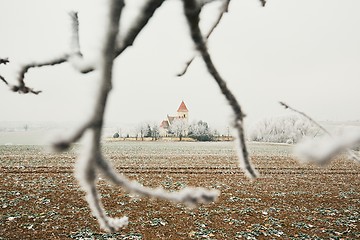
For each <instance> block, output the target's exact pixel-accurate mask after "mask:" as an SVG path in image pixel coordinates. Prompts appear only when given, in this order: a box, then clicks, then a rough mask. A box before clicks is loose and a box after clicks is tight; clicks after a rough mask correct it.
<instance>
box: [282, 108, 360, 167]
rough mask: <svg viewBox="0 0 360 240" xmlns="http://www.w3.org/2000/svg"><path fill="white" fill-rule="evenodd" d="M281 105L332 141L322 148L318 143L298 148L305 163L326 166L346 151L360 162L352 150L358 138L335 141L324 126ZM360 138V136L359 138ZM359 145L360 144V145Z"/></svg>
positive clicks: (328, 141)
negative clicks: (315, 127) (306, 120)
mask: <svg viewBox="0 0 360 240" xmlns="http://www.w3.org/2000/svg"><path fill="white" fill-rule="evenodd" d="M279 103H280V105H282V106H283V107H285V109H290V110H291V111H293V112H296V113H298V114H300V115H301V116H303V117H305V118H306V119H308V120H309V121H310V122H312V123H313V124H314V125H316V126H317V127H318V128H319V129H321V130H322V131H323V132H324V133H326V134H327V135H328V136H329V137H330V139H328V140H326V141H324V140H323V144H325V146H320V145H319V143H317V142H316V141H313V142H311V143H310V142H309V143H306V142H305V143H302V144H300V146H299V147H298V151H297V153H298V154H299V156H300V157H301V158H302V159H303V161H307V162H310V161H314V162H317V163H319V164H325V163H327V162H329V161H330V160H331V159H332V158H333V157H334V156H335V155H336V154H338V153H340V152H342V151H346V153H347V154H348V155H349V156H350V158H352V159H354V160H356V161H357V162H360V158H359V157H358V156H357V155H356V154H355V153H354V151H353V150H351V149H350V148H351V147H353V146H354V145H356V144H357V138H356V137H355V138H354V137H351V138H350V139H347V138H344V139H334V137H333V135H332V134H331V133H330V132H329V131H328V130H327V129H326V128H324V127H323V126H321V125H320V124H319V123H318V122H316V121H315V120H314V119H312V118H311V117H310V116H309V115H307V114H306V113H304V112H301V111H299V110H297V109H295V108H293V107H290V106H289V105H288V104H286V103H284V102H279ZM359 138H360V136H359ZM358 144H359V143H358Z"/></svg>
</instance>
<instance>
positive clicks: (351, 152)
mask: <svg viewBox="0 0 360 240" xmlns="http://www.w3.org/2000/svg"><path fill="white" fill-rule="evenodd" d="M279 103H280V105H281V106H283V107H285V109H290V110H291V111H293V112H296V113H298V114H300V115H301V116H303V117H305V118H306V119H308V120H309V121H310V122H312V123H313V124H314V125H316V126H317V127H318V128H320V129H321V130H322V131H323V132H324V133H326V134H327V135H328V136H329V137H333V136H332V134H331V133H330V132H329V131H328V130H327V129H326V128H324V127H323V126H321V125H320V124H319V123H318V122H316V121H315V120H314V119H312V118H311V117H310V116H309V115H307V114H306V113H304V112H301V111H299V110H297V109H295V108H293V107H290V106H289V105H288V104H286V103H284V102H279ZM345 151H346V152H347V154H348V155H349V156H350V158H352V159H354V160H355V161H357V162H360V158H359V157H358V156H357V155H356V154H355V153H354V151H353V150H351V149H349V148H346V149H345Z"/></svg>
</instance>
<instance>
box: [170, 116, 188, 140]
mask: <svg viewBox="0 0 360 240" xmlns="http://www.w3.org/2000/svg"><path fill="white" fill-rule="evenodd" d="M188 128H189V126H188V124H187V122H186V120H185V119H182V118H179V119H175V120H174V121H173V122H172V123H171V125H170V128H169V131H170V132H171V133H173V134H175V136H177V137H178V138H179V139H180V141H181V140H182V138H183V137H185V136H187V133H188Z"/></svg>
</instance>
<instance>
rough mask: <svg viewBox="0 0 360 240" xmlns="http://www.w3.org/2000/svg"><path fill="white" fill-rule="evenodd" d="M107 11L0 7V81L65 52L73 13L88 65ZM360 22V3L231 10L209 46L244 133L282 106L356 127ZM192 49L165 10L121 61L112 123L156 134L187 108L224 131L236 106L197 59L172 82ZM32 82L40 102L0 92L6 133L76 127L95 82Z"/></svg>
mask: <svg viewBox="0 0 360 240" xmlns="http://www.w3.org/2000/svg"><path fill="white" fill-rule="evenodd" d="M85 2H86V3H85ZM104 2H105V1H103V0H98V1H70V0H68V1H55V0H43V1H40V0H37V1H30V0H28V1H22V0H0V57H2V58H4V57H9V60H10V61H11V63H12V64H11V65H6V66H4V65H1V66H0V75H2V76H4V77H6V78H7V80H9V81H10V82H14V79H15V74H14V72H16V68H17V66H18V64H19V63H22V62H28V61H31V60H41V59H46V58H51V57H52V56H57V55H59V54H61V53H63V52H65V51H67V50H68V49H69V41H70V32H71V29H70V21H69V17H68V14H67V12H68V11H69V10H70V9H75V10H78V11H79V17H80V31H81V32H80V38H81V44H82V48H83V52H84V54H85V56H88V57H92V56H93V55H94V52H95V53H96V49H97V47H98V46H99V42H100V39H101V33H102V30H103V27H102V26H103V24H102V19H103V18H104V16H106V15H105V13H104V9H105V8H103V7H101V5H103V4H104ZM128 2H131V3H132V4H133V5H134V6H131V5H130V6H129V9H128V10H127V11H126V12H125V13H124V16H123V18H122V25H121V32H122V33H124V32H126V27H127V26H128V25H129V24H128V23H130V22H131V19H132V16H134V15H135V14H136V10H137V9H138V8H137V7H136V3H137V2H139V1H134V0H132V1H128ZM214 6H215V5H214ZM211 10H212V9H208V15H206V12H204V14H203V16H202V26H203V28H206V26H207V24H208V23H210V22H211V17H212V16H214V15H213V13H212V11H211ZM359 12H360V1H359V0H341V1H340V0H302V1H296V0H269V1H268V4H267V6H266V7H265V8H262V7H260V3H259V1H257V0H242V1H240V0H233V1H232V3H231V5H230V9H229V13H227V14H226V15H225V16H224V18H223V20H222V21H221V24H220V25H219V26H218V28H217V29H216V31H215V32H214V33H213V35H212V37H211V39H210V40H209V44H208V47H209V50H210V53H211V54H212V56H213V59H214V62H215V64H216V66H217V67H218V70H219V72H220V73H221V74H222V75H223V77H224V78H225V80H226V81H227V83H228V85H229V87H230V89H231V90H232V91H233V92H234V94H235V95H236V97H237V99H238V100H239V102H240V104H241V106H242V107H243V109H244V111H245V113H246V114H247V116H248V117H247V118H246V124H248V125H250V124H251V123H253V122H254V121H256V120H258V119H261V118H265V117H270V116H276V115H280V114H285V113H287V111H286V110H284V109H282V108H281V107H280V105H279V104H278V101H285V102H287V103H288V104H289V105H291V106H293V107H295V108H298V109H299V110H302V111H305V112H306V113H308V114H309V115H311V116H312V117H313V118H315V119H318V120H335V121H343V120H360V108H359V103H360V94H359V89H360V31H359V29H360V14H359ZM193 49H194V48H193V45H192V43H191V40H190V37H189V35H188V29H187V26H186V22H185V19H184V17H183V16H182V5H181V1H179V0H168V1H167V2H166V3H165V4H164V5H163V7H162V8H161V9H160V10H159V11H158V12H157V13H156V15H155V16H154V18H153V19H152V20H151V22H150V23H149V25H148V26H147V28H146V29H145V30H144V31H143V32H142V33H141V34H140V35H139V38H138V39H137V40H136V41H135V44H134V46H133V47H131V48H129V49H128V50H127V51H126V52H125V53H124V54H123V55H122V56H121V57H119V59H117V61H116V62H115V66H114V68H115V76H114V81H113V82H114V89H113V91H112V92H111V95H110V99H109V105H108V108H107V112H106V120H107V121H109V122H115V123H118V124H119V125H120V126H121V125H129V124H137V123H139V122H143V121H155V122H159V123H160V122H161V120H162V119H164V118H165V117H166V114H170V115H171V114H175V112H176V110H177V108H178V106H179V104H180V102H181V101H182V100H184V101H185V103H186V104H187V106H188V109H189V110H190V120H191V121H192V120H200V119H201V120H204V121H207V122H209V123H210V124H211V125H212V126H215V127H222V126H227V125H228V124H229V121H230V116H232V115H231V111H230V107H229V106H228V105H227V103H226V101H225V99H224V97H223V96H222V95H221V94H220V91H219V90H218V88H217V86H216V84H215V82H214V80H212V78H211V77H210V76H209V74H208V73H207V71H206V69H205V67H204V64H203V63H202V61H201V60H200V59H197V60H196V61H195V62H194V63H193V65H192V66H191V67H190V68H189V71H188V73H187V74H186V75H185V76H184V77H182V78H178V77H176V74H177V73H178V72H179V71H180V70H181V68H182V66H183V64H184V62H185V61H187V60H188V58H189V57H191V56H192V54H193V53H194V52H193ZM26 80H27V84H28V85H29V86H31V87H34V88H35V89H38V90H42V91H43V93H41V94H40V95H38V96H35V95H31V94H28V95H19V94H16V93H13V92H10V91H9V90H8V89H7V87H6V85H5V84H3V83H2V82H0V99H1V101H0V122H1V121H16V120H17V121H19V120H20V121H58V122H62V121H70V122H74V121H75V122H76V121H79V119H83V118H84V116H86V114H87V113H89V109H90V107H91V103H92V99H93V97H94V93H95V91H96V89H94V88H95V87H96V79H95V78H94V74H88V75H81V74H78V73H77V72H76V71H74V70H73V69H72V68H71V67H70V66H69V65H67V64H63V65H59V66H56V67H46V68H42V69H33V70H31V71H30V72H29V73H28V74H27V75H26Z"/></svg>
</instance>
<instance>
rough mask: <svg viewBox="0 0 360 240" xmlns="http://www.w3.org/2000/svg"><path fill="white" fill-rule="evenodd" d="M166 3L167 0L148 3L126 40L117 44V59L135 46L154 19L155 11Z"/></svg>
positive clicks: (155, 0)
mask: <svg viewBox="0 0 360 240" xmlns="http://www.w3.org/2000/svg"><path fill="white" fill-rule="evenodd" d="M164 1H165V0H149V1H147V2H146V4H145V6H144V7H143V8H142V9H141V10H140V12H141V14H140V15H138V16H137V19H136V20H135V21H134V23H133V25H132V26H131V27H130V29H129V31H128V33H127V35H126V36H125V38H122V39H120V40H119V41H118V42H117V46H116V50H115V57H117V56H119V55H120V54H121V53H122V52H123V51H124V50H125V49H126V48H127V47H130V46H132V45H133V43H134V41H135V39H136V37H137V36H138V35H139V33H140V32H141V30H142V29H143V28H144V27H145V26H146V24H147V23H148V22H149V20H150V19H151V18H152V16H153V15H154V13H155V11H156V10H157V9H158V8H159V7H160V6H161V5H162V4H163V3H164Z"/></svg>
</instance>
